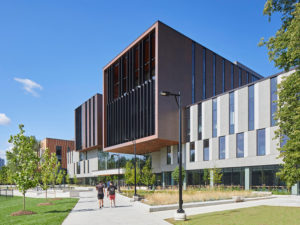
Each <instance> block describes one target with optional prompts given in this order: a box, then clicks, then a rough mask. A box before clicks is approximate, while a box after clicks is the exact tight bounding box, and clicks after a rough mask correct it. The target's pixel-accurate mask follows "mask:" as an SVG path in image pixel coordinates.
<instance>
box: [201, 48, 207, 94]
mask: <svg viewBox="0 0 300 225" xmlns="http://www.w3.org/2000/svg"><path fill="white" fill-rule="evenodd" d="M202 63H203V79H202V82H203V84H202V99H205V98H206V90H205V87H206V84H205V82H206V65H205V64H206V49H205V48H203V62H202Z"/></svg>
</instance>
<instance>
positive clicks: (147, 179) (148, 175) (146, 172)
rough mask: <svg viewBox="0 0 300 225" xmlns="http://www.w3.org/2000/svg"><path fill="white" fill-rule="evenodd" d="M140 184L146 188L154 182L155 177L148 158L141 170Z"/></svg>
mask: <svg viewBox="0 0 300 225" xmlns="http://www.w3.org/2000/svg"><path fill="white" fill-rule="evenodd" d="M141 182H142V183H143V184H145V185H146V186H147V187H149V186H152V185H153V184H154V182H155V175H154V174H153V173H152V169H151V161H150V158H149V159H148V160H147V161H146V164H145V165H144V167H143V169H142V176H141Z"/></svg>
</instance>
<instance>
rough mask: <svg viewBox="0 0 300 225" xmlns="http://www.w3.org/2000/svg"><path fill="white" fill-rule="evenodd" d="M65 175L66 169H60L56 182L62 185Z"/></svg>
mask: <svg viewBox="0 0 300 225" xmlns="http://www.w3.org/2000/svg"><path fill="white" fill-rule="evenodd" d="M64 177H65V171H64V170H62V169H61V170H60V171H59V173H58V175H57V179H56V182H57V183H58V184H59V185H61V184H62V182H63V180H64Z"/></svg>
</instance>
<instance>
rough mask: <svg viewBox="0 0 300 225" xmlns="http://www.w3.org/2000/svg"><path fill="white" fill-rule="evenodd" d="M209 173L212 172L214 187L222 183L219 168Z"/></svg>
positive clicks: (221, 174)
mask: <svg viewBox="0 0 300 225" xmlns="http://www.w3.org/2000/svg"><path fill="white" fill-rule="evenodd" d="M210 171H212V172H213V182H214V185H216V184H220V183H221V182H222V177H223V173H222V170H221V169H220V168H213V169H211V170H210ZM210 179H211V178H210Z"/></svg>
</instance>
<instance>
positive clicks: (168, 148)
mask: <svg viewBox="0 0 300 225" xmlns="http://www.w3.org/2000/svg"><path fill="white" fill-rule="evenodd" d="M169 164H171V147H170V146H167V165H169Z"/></svg>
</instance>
